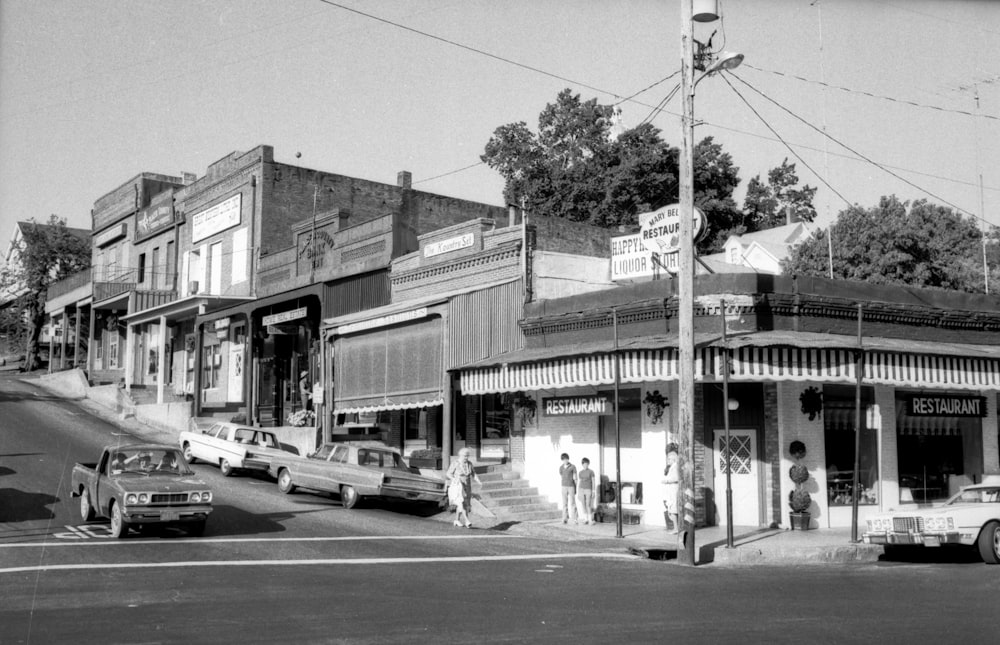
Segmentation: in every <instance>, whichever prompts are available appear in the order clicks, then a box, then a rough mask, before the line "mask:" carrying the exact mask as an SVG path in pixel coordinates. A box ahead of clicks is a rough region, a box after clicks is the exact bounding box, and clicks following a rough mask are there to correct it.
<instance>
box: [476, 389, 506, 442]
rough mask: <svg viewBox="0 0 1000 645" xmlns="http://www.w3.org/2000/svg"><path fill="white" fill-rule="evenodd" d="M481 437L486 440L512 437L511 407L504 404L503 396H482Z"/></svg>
mask: <svg viewBox="0 0 1000 645" xmlns="http://www.w3.org/2000/svg"><path fill="white" fill-rule="evenodd" d="M481 410H482V416H481V417H480V419H481V425H480V433H481V434H480V436H481V437H482V438H483V439H485V440H487V441H488V440H490V439H507V438H508V437H510V423H511V419H510V407H509V406H508V405H505V404H504V396H503V395H502V394H484V395H483V396H482V405H481Z"/></svg>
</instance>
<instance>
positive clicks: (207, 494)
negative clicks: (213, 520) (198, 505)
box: [201, 491, 212, 504]
mask: <svg viewBox="0 0 1000 645" xmlns="http://www.w3.org/2000/svg"><path fill="white" fill-rule="evenodd" d="M201 501H203V502H205V503H206V504H207V503H208V502H211V501H212V493H210V492H209V491H205V492H204V493H202V494H201Z"/></svg>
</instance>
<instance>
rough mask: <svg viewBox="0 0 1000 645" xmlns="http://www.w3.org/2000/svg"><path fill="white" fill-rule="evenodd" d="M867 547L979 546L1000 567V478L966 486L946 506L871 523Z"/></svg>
mask: <svg viewBox="0 0 1000 645" xmlns="http://www.w3.org/2000/svg"><path fill="white" fill-rule="evenodd" d="M862 537H863V539H864V542H865V544H885V545H900V546H903V545H911V546H930V547H934V546H942V545H951V544H964V545H966V546H976V547H978V549H979V555H980V556H981V557H982V558H983V562H985V563H986V564H1000V475H987V476H985V477H984V478H983V481H982V482H981V483H979V484H974V485H972V486H966V487H965V488H963V489H962V490H961V491H959V492H958V493H957V494H956V495H955V496H954V497H952V498H951V499H949V500H948V501H947V502H945V503H944V504H943V505H942V506H935V507H933V508H917V509H913V510H899V511H891V512H889V513H882V514H879V515H876V516H874V517H872V518H870V519H869V520H868V530H867V531H865V533H864V535H863V536H862Z"/></svg>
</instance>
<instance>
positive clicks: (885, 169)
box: [724, 72, 986, 222]
mask: <svg viewBox="0 0 1000 645" xmlns="http://www.w3.org/2000/svg"><path fill="white" fill-rule="evenodd" d="M729 75H731V76H732V77H733V78H735V79H736V80H738V81H739V82H741V83H743V84H744V85H746V86H747V87H749V88H750V89H751V90H753V91H754V92H756V93H757V94H759V95H760V96H762V97H763V98H765V99H767V100H768V101H770V102H771V103H773V104H774V105H776V106H778V107H779V108H780V109H781V110H783V111H784V112H786V113H788V114H790V115H791V116H793V117H795V119H797V120H798V121H800V122H802V123H804V124H805V125H807V126H808V127H810V128H812V129H813V130H815V131H816V132H819V133H820V134H822V135H823V136H824V137H827V138H828V139H830V141H832V142H834V143H836V144H837V145H838V146H840V147H842V148H844V149H845V150H847V151H849V152H851V153H852V154H854V155H857V156H858V157H860V158H861V159H863V160H865V161H867V162H868V163H870V164H871V165H873V166H875V167H876V168H878V169H879V170H881V171H883V172H885V173H887V174H889V175H892V176H893V177H895V178H896V179H898V180H900V181H902V182H903V183H905V184H907V185H908V186H911V187H913V188H916V189H917V190H919V191H920V192H922V193H924V194H926V195H929V196H931V197H933V198H934V199H936V200H938V201H939V202H941V203H943V204H947V205H948V206H951V207H952V208H954V209H955V210H956V211H958V212H960V213H965V214H966V215H969V216H971V217H973V218H975V219H977V220H981V221H984V222H985V221H986V220H985V219H983V218H981V217H980V216H978V215H976V214H974V213H971V212H969V211H967V210H966V209H964V208H962V207H960V206H958V205H956V204H953V203H951V202H950V201H948V200H947V199H945V198H943V197H941V196H939V195H937V194H935V193H932V192H931V191H929V190H927V189H926V188H924V187H922V186H919V185H917V184H915V183H913V182H912V181H910V180H909V179H906V178H905V177H902V176H900V175H899V174H897V173H894V172H893V171H891V170H889V169H888V168H887V167H885V166H883V165H882V164H880V163H878V162H877V161H874V160H872V159H870V158H869V157H867V156H865V155H864V154H862V153H860V152H858V151H857V150H855V149H854V148H852V147H850V146H849V145H847V144H846V143H844V142H842V141H840V140H839V139H837V138H836V137H833V136H831V135H829V134H828V133H826V132H824V131H823V130H822V129H821V128H817V127H816V126H815V125H813V124H812V123H810V122H809V121H806V120H805V119H803V118H802V117H800V116H799V115H798V114H795V113H794V112H792V111H791V110H789V109H788V108H787V107H785V106H784V105H782V104H780V103H778V102H777V101H775V100H774V99H772V98H771V97H770V96H768V95H767V94H764V93H763V92H762V91H760V90H758V89H757V88H756V87H754V86H753V85H751V84H750V83H748V82H747V81H745V80H743V79H742V78H740V77H739V76H738V75H736V74H733V73H732V72H729ZM724 78H725V77H724ZM727 82H728V81H727ZM730 87H732V84H730ZM734 89H735V88H734Z"/></svg>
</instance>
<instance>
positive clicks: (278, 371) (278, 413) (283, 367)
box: [257, 325, 309, 426]
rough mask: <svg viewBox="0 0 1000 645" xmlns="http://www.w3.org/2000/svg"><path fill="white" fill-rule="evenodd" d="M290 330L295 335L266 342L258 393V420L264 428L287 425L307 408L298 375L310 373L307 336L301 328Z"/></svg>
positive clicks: (279, 335) (275, 336)
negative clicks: (289, 420)
mask: <svg viewBox="0 0 1000 645" xmlns="http://www.w3.org/2000/svg"><path fill="white" fill-rule="evenodd" d="M291 329H292V330H294V331H295V333H272V334H269V335H268V337H267V338H265V339H264V342H263V347H262V352H261V353H262V356H261V359H260V360H259V362H258V390H257V392H258V398H257V401H258V405H257V418H258V420H259V421H260V424H261V425H262V426H281V425H286V422H287V417H288V415H289V414H292V413H293V412H297V411H299V410H301V409H303V407H304V406H305V404H306V402H305V401H303V399H302V396H303V395H302V392H301V390H300V388H299V386H298V384H299V375H300V374H301V373H302V372H303V371H309V356H308V354H307V351H306V348H307V347H308V333H307V331H306V328H305V327H299V326H298V325H295V326H292V327H291ZM272 331H275V330H274V329H273V328H272Z"/></svg>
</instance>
